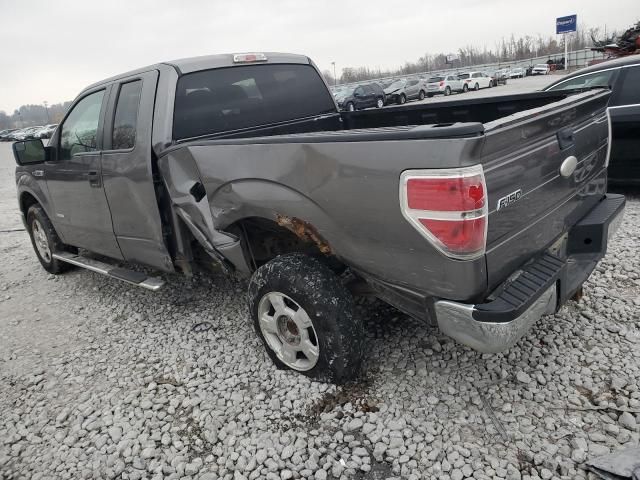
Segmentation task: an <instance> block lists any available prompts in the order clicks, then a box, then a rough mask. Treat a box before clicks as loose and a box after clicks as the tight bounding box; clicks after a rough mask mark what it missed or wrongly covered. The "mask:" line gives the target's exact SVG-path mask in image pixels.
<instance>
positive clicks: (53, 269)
mask: <svg viewBox="0 0 640 480" xmlns="http://www.w3.org/2000/svg"><path fill="white" fill-rule="evenodd" d="M34 229H35V230H34ZM40 229H42V233H43V234H44V238H46V242H47V246H48V248H49V255H48V258H47V255H46V254H43V253H41V252H40V250H39V248H38V246H37V245H36V242H37V241H38V240H37V239H36V238H35V236H34V231H35V235H36V236H37V234H38V232H39V231H40ZM27 231H28V232H29V237H30V238H31V245H32V246H33V250H34V251H35V252H36V256H37V257H38V260H40V264H41V265H42V267H43V268H44V269H45V270H46V271H47V272H49V273H52V274H54V275H57V274H59V273H62V272H65V271H67V270H70V269H71V267H72V265H71V264H69V263H66V262H61V261H60V260H56V259H55V258H53V256H51V254H52V253H54V252H62V251H65V250H70V248H69V247H67V246H66V245H64V244H63V243H62V241H61V240H60V237H58V234H57V233H56V231H55V229H54V228H53V225H52V224H51V221H50V220H49V217H47V214H46V213H45V212H44V209H43V208H42V207H41V206H40V205H37V204H36V205H32V206H31V207H29V210H28V211H27Z"/></svg>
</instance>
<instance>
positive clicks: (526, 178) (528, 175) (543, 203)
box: [482, 90, 609, 286]
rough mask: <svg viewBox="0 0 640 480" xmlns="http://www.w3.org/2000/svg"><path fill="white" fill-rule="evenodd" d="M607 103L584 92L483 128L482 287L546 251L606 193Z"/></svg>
mask: <svg viewBox="0 0 640 480" xmlns="http://www.w3.org/2000/svg"><path fill="white" fill-rule="evenodd" d="M608 99H609V93H608V91H603V90H595V91H590V92H584V93H581V94H579V95H574V96H569V97H568V98H567V99H565V100H563V101H561V102H556V103H552V104H549V105H547V106H544V107H540V108H538V109H535V110H531V111H529V112H528V113H529V114H528V115H527V116H524V117H523V116H522V115H519V114H515V115H513V116H511V117H505V118H502V119H498V120H496V121H494V122H489V123H486V124H485V128H486V130H485V144H484V147H483V152H482V157H483V163H484V175H485V179H486V183H487V191H488V195H489V222H488V232H487V270H488V272H487V273H488V279H489V285H490V286H496V285H497V284H499V283H500V282H502V281H503V280H504V279H505V278H506V277H507V276H508V275H510V274H511V273H512V272H513V271H514V270H515V269H516V268H518V267H519V266H520V265H522V263H523V262H525V261H526V260H527V259H529V258H531V254H532V253H535V252H541V251H542V250H544V249H546V248H548V247H549V246H550V245H551V243H552V242H554V241H555V240H556V239H557V238H559V237H560V236H561V235H562V234H563V233H564V232H566V231H567V230H568V228H569V227H570V226H571V225H573V224H575V223H576V221H577V220H578V219H580V218H581V217H582V216H584V214H585V213H586V212H587V211H588V210H589V209H591V208H592V207H593V206H594V205H595V204H596V203H597V202H598V201H600V200H601V198H602V195H603V194H604V193H605V192H606V187H607V181H606V169H605V168H604V167H605V159H606V157H607V138H608V122H607V116H606V106H607V101H608ZM572 157H575V160H576V164H575V168H574V169H571V168H569V167H570V166H571V164H572V163H573V160H572ZM563 165H564V166H565V168H564V169H563V170H561V167H562V166H563Z"/></svg>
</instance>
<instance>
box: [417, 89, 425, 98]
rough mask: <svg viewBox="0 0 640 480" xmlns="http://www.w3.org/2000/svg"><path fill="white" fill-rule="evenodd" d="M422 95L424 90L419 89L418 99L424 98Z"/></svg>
mask: <svg viewBox="0 0 640 480" xmlns="http://www.w3.org/2000/svg"><path fill="white" fill-rule="evenodd" d="M424 97H425V93H424V90H420V93H419V94H418V99H419V100H424Z"/></svg>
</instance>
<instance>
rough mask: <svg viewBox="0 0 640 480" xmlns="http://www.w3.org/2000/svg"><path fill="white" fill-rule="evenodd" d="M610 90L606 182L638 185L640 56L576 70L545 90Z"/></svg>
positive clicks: (639, 176) (639, 162)
mask: <svg viewBox="0 0 640 480" xmlns="http://www.w3.org/2000/svg"><path fill="white" fill-rule="evenodd" d="M592 87H609V88H611V90H612V94H611V100H610V101H609V109H608V111H609V115H610V117H611V133H612V135H613V142H612V143H611V153H610V157H609V162H610V163H609V182H610V183H617V184H636V185H638V184H640V55H633V56H630V57H624V58H618V59H616V60H610V61H607V62H603V63H599V64H598V65H594V66H592V67H587V68H584V69H582V70H579V71H577V72H575V73H573V74H571V75H567V76H566V77H564V78H562V80H558V81H557V82H555V83H552V84H551V85H549V86H548V87H546V88H545V90H576V89H577V90H580V89H588V88H592Z"/></svg>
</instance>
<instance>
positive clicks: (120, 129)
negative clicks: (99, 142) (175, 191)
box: [102, 70, 171, 270]
mask: <svg viewBox="0 0 640 480" xmlns="http://www.w3.org/2000/svg"><path fill="white" fill-rule="evenodd" d="M157 81H158V72H157V71H156V70H152V71H149V72H145V73H140V74H138V75H134V76H131V77H127V78H124V79H121V80H119V81H118V82H115V83H114V84H113V86H112V95H111V98H110V101H109V104H108V108H107V121H106V122H105V129H104V138H103V144H104V150H103V152H102V179H103V182H104V189H105V193H106V196H107V199H108V200H109V204H110V205H111V214H112V218H113V231H114V233H115V236H116V238H117V240H118V243H119V245H120V248H121V250H122V254H123V256H124V258H125V259H126V260H129V261H133V262H139V263H143V264H146V265H150V266H153V267H156V268H159V269H162V270H167V269H169V270H170V269H171V259H170V257H169V253H168V251H167V248H166V245H165V242H164V238H163V234H162V222H161V219H160V211H159V208H158V200H157V196H156V191H155V185H154V171H155V165H154V163H153V161H152V157H151V155H152V152H151V128H152V123H153V106H154V101H155V91H156V84H157Z"/></svg>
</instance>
